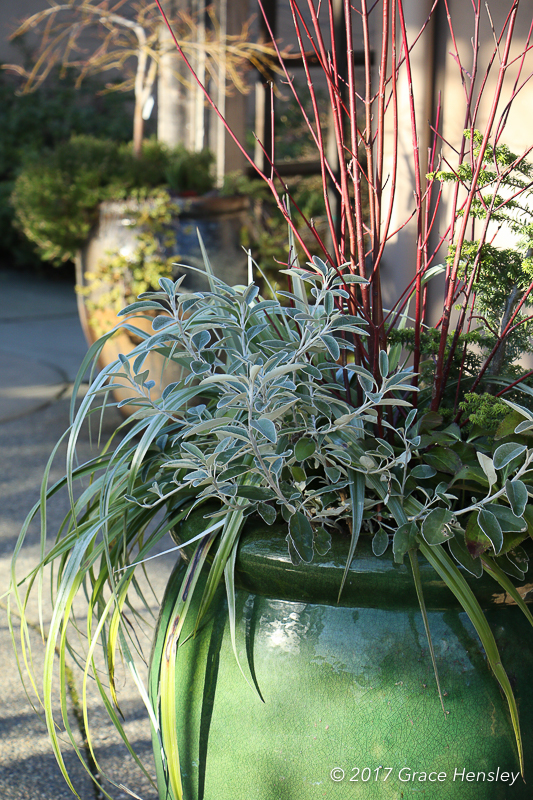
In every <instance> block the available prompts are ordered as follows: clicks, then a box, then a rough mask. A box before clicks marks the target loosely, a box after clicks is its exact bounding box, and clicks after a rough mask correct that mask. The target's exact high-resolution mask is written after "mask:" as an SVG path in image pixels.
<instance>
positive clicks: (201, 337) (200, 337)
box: [191, 331, 211, 350]
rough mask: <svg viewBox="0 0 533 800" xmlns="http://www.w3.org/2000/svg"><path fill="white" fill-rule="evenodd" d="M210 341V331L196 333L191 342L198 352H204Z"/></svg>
mask: <svg viewBox="0 0 533 800" xmlns="http://www.w3.org/2000/svg"><path fill="white" fill-rule="evenodd" d="M210 341H211V334H210V333H209V331H198V333H195V334H194V335H193V336H191V342H192V343H193V345H194V347H196V349H197V350H203V348H204V347H205V346H206V345H207V344H209V342H210Z"/></svg>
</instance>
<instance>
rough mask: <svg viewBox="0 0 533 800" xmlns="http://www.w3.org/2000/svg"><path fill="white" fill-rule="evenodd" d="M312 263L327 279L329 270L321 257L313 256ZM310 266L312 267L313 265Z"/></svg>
mask: <svg viewBox="0 0 533 800" xmlns="http://www.w3.org/2000/svg"><path fill="white" fill-rule="evenodd" d="M312 261H313V264H312V266H314V267H316V269H318V270H319V271H320V272H321V273H322V275H323V276H324V278H325V277H326V275H327V274H328V268H327V266H326V265H325V263H324V262H323V261H322V259H321V258H320V257H319V256H313V258H312ZM309 266H311V264H310V265H309ZM313 277H316V276H313Z"/></svg>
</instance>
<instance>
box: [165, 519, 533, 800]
mask: <svg viewBox="0 0 533 800" xmlns="http://www.w3.org/2000/svg"><path fill="white" fill-rule="evenodd" d="M284 537H285V532H284V531H283V530H282V529H280V528H277V529H275V528H268V527H266V526H263V525H262V524H258V525H257V526H256V528H255V529H254V530H253V531H250V532H247V533H246V534H245V535H244V536H243V539H242V544H241V546H240V551H239V556H238V561H237V575H238V581H239V590H238V592H237V650H238V655H239V660H240V664H241V666H242V669H243V671H244V673H245V675H246V676H247V679H248V682H246V680H245V679H244V677H243V675H242V674H241V672H240V670H239V667H238V665H237V663H236V661H235V657H234V654H233V650H232V647H231V642H230V636H229V630H228V628H229V626H228V624H227V606H226V601H225V594H224V589H223V587H221V588H220V594H219V596H218V602H217V603H216V604H215V608H214V610H213V613H212V614H211V617H210V619H209V621H208V623H207V624H205V625H204V626H203V628H202V630H201V632H200V633H199V635H198V636H196V637H195V638H192V637H191V638H190V639H189V640H188V641H186V642H185V643H184V644H183V645H182V646H181V647H180V648H179V652H178V665H177V666H178V681H177V685H176V692H177V697H178V727H179V748H180V753H181V766H182V776H183V788H184V798H185V800H318V798H328V799H332V798H339V799H341V798H342V800H352V798H353V799H354V800H355V798H361V800H375V799H376V800H377V798H379V800H387V799H388V798H390V800H393V799H394V800H400V798H406V799H407V798H413V800H414V799H415V798H424V800H433V799H435V800H452V798H453V800H455V798H457V797H458V796H460V797H461V799H462V800H463V798H464V800H515V799H516V800H526V798H527V800H530V798H531V796H532V795H531V791H532V790H531V785H529V786H526V784H525V783H524V781H523V779H522V778H521V777H520V775H519V774H518V773H519V766H518V757H517V752H516V746H515V740H514V735H513V732H512V728H511V723H510V718H509V714H508V711H507V707H506V702H505V700H504V699H503V696H502V694H501V692H500V689H499V686H498V684H497V682H496V680H495V679H494V677H493V676H492V674H491V673H490V671H489V668H488V666H487V662H486V659H485V656H484V653H483V650H482V648H481V646H480V643H479V640H478V639H477V636H476V634H475V632H474V629H473V627H472V626H471V624H470V622H469V620H468V618H467V617H466V615H465V614H464V613H462V612H461V610H460V608H459V607H458V605H457V603H456V601H455V598H454V597H453V595H452V594H451V592H450V591H449V590H448V589H447V587H446V586H445V585H444V584H443V583H442V581H441V580H440V579H439V578H438V576H437V575H436V574H435V572H434V571H433V570H432V568H431V567H430V566H429V564H428V563H427V562H425V561H424V560H423V559H422V558H421V557H420V570H421V574H422V580H423V585H424V594H425V598H426V604H427V607H428V613H429V623H430V628H431V632H432V636H433V643H434V647H435V651H436V657H437V663H438V669H439V674H440V680H441V686H442V689H443V692H444V693H445V697H444V703H445V709H446V715H445V714H444V713H443V711H442V708H441V705H440V701H439V697H438V693H437V689H436V685H435V678H434V674H433V668H432V665H431V659H430V655H429V652H428V645H427V640H426V636H425V633H424V628H423V623H422V618H421V615H420V612H419V609H418V603H417V599H416V594H415V591H414V587H413V582H412V576H411V572H410V568H409V566H408V564H407V563H406V564H405V565H397V564H395V563H394V562H393V560H392V556H391V555H390V554H388V553H387V554H386V555H385V556H383V557H381V558H376V557H375V556H374V555H373V554H372V551H371V548H370V544H369V543H368V542H366V541H363V540H362V541H361V542H360V544H359V545H358V549H357V558H356V560H355V561H354V562H353V564H352V565H351V568H350V572H349V577H348V580H347V582H346V587H345V590H344V592H343V595H342V597H341V600H340V603H338V602H337V595H338V591H339V586H340V583H341V578H342V572H343V570H344V565H345V562H346V556H347V546H348V543H347V541H345V542H342V541H337V542H336V543H335V545H334V548H333V549H332V551H331V552H330V553H328V555H327V556H325V557H323V558H318V559H317V560H316V562H315V563H313V564H312V565H305V564H303V565H301V566H299V567H294V566H293V565H292V564H291V563H290V561H289V559H288V556H287V547H286V542H285V538H284ZM182 575H183V568H180V567H178V568H177V569H176V571H175V572H174V574H173V576H172V578H171V580H170V583H169V586H168V590H167V594H166V597H165V601H164V604H163V608H162V613H161V618H160V622H159V627H158V633H157V637H156V643H155V647H154V653H153V662H152V686H155V685H156V684H157V677H158V663H159V658H160V655H161V649H162V641H163V639H164V635H165V631H166V627H167V624H168V615H169V613H170V609H171V607H172V605H173V603H174V599H175V597H176V593H177V591H178V588H179V585H180V582H181V578H182ZM472 584H473V585H474V588H475V590H476V593H477V595H478V597H479V598H481V602H482V605H483V607H484V608H485V609H486V613H487V617H488V619H489V622H490V623H491V626H492V629H493V631H494V633H495V636H496V639H497V642H498V646H499V647H500V651H501V653H502V659H503V663H504V666H505V667H506V669H507V671H508V673H509V676H510V678H511V682H512V684H513V688H514V690H515V693H516V696H517V699H518V705H519V711H520V720H521V725H522V733H523V736H524V750H525V759H526V779H527V778H528V776H530V783H531V782H532V781H533V692H532V691H531V688H530V685H531V678H532V676H533V647H532V646H531V645H532V642H533V631H532V630H531V628H530V627H529V625H528V623H527V621H526V620H525V619H524V617H523V615H522V613H521V612H520V610H519V609H517V608H516V607H513V606H511V605H509V604H508V602H507V598H506V597H505V596H504V595H502V593H501V592H500V591H499V590H498V587H496V584H494V583H493V582H492V581H490V580H489V579H488V578H487V579H485V578H482V579H481V580H479V581H476V580H475V579H472ZM185 635H187V634H185ZM155 753H156V760H157V762H158V781H159V791H160V796H161V798H166V797H167V796H168V795H167V793H166V783H165V773H164V768H163V766H162V764H161V760H160V758H159V756H158V753H157V746H156V747H155Z"/></svg>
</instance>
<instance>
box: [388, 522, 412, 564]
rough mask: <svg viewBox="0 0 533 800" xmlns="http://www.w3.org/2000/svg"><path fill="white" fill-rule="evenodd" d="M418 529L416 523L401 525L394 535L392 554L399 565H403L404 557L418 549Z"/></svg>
mask: <svg viewBox="0 0 533 800" xmlns="http://www.w3.org/2000/svg"><path fill="white" fill-rule="evenodd" d="M417 533H418V529H417V527H416V524H415V523H414V522H406V523H404V524H403V525H400V527H399V528H398V530H397V531H396V532H395V533H394V537H393V539H392V552H393V553H394V560H395V562H396V563H397V564H403V557H404V556H405V554H406V553H407V551H408V550H410V549H411V548H413V547H416V535H417Z"/></svg>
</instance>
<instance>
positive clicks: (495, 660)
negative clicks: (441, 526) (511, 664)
mask: <svg viewBox="0 0 533 800" xmlns="http://www.w3.org/2000/svg"><path fill="white" fill-rule="evenodd" d="M420 550H421V552H422V554H423V555H424V556H425V557H426V558H427V560H428V561H429V563H430V564H431V566H432V567H433V568H434V569H435V571H436V572H438V574H439V575H440V576H441V578H442V579H443V581H444V582H445V583H446V585H447V586H448V588H449V589H451V591H452V592H453V593H454V595H455V596H456V598H457V599H458V600H459V602H460V604H461V605H462V607H463V608H464V610H465V611H466V613H467V614H468V617H469V619H470V621H471V623H472V625H473V626H474V628H475V629H476V631H477V635H478V636H479V638H480V640H481V644H482V645H483V648H484V650H485V654H486V656H487V659H488V662H489V664H490V666H491V669H492V671H493V673H494V675H495V677H496V680H497V681H498V683H499V684H500V686H501V688H502V691H503V693H504V695H505V698H506V700H507V704H508V706H509V712H510V714H511V722H512V725H513V731H514V735H515V739H516V746H517V750H518V758H519V762H520V773H521V775H522V776H523V775H524V750H523V746H522V735H521V733H520V723H519V720H518V708H517V705H516V700H515V697H514V694H513V690H512V688H511V684H510V682H509V678H508V677H507V673H506V671H505V669H504V668H503V666H502V663H501V657H500V652H499V650H498V645H497V644H496V640H495V639H494V634H493V633H492V631H491V629H490V626H489V623H488V622H487V619H486V617H485V614H484V613H483V610H482V608H481V606H480V605H479V603H478V601H477V599H476V597H475V595H474V593H473V591H472V589H471V588H470V586H469V585H468V583H467V582H466V580H465V578H464V576H463V575H461V573H460V572H459V570H458V569H457V567H456V566H455V564H454V563H453V561H452V560H451V558H450V557H449V556H448V554H447V553H446V552H445V551H444V549H443V547H442V545H435V546H433V547H430V546H429V545H427V544H426V543H425V542H420Z"/></svg>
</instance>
